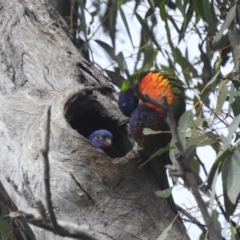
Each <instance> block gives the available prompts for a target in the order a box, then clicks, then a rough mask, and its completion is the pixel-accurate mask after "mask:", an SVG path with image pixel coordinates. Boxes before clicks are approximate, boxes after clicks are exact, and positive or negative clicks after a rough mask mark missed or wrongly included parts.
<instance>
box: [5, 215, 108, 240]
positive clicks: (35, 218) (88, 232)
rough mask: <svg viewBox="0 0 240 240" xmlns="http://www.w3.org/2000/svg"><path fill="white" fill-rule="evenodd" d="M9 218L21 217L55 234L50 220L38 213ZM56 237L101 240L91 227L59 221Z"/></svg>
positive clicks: (100, 236)
mask: <svg viewBox="0 0 240 240" xmlns="http://www.w3.org/2000/svg"><path fill="white" fill-rule="evenodd" d="M7 216H8V217H10V218H21V217H23V218H24V219H26V221H27V222H28V223H29V224H32V225H34V226H36V227H39V228H42V229H45V230H47V231H50V232H53V233H56V232H55V228H54V226H53V225H52V222H51V220H50V219H49V218H48V219H43V218H42V217H41V216H40V215H39V213H37V214H36V213H26V212H22V211H18V212H11V213H9V214H8V215H7ZM57 235H59V236H62V237H71V238H75V239H81V240H103V239H104V238H103V237H102V235H101V234H99V233H98V232H95V231H94V230H93V229H92V228H91V227H88V226H86V225H77V224H73V223H69V222H63V221H59V224H58V232H57Z"/></svg>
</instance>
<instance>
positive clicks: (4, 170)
mask: <svg viewBox="0 0 240 240" xmlns="http://www.w3.org/2000/svg"><path fill="white" fill-rule="evenodd" d="M0 33H1V34H0V48H1V54H0V59H1V65H0V90H1V92H0V100H1V106H0V131H1V134H0V138H1V145H0V152H1V158H0V173H1V174H0V181H1V183H2V185H3V187H4V189H5V190H6V191H7V193H8V195H9V196H10V198H11V199H12V201H13V202H14V203H15V205H16V206H17V207H18V208H19V209H24V210H26V211H29V210H35V208H36V201H38V200H40V201H42V202H43V203H44V205H45V202H46V200H45V188H44V177H43V157H42V154H41V149H42V148H43V146H44V142H45V135H46V130H45V129H46V121H47V109H48V107H49V106H51V122H50V127H51V129H50V131H51V132H50V145H49V147H50V151H49V162H50V176H51V179H50V184H51V193H52V202H53V206H54V211H55V214H56V216H57V220H62V221H65V222H71V223H76V224H85V225H87V226H89V227H91V228H92V229H93V230H94V231H96V232H98V233H99V234H100V235H101V236H102V239H123V240H126V239H129V240H131V239H156V238H157V237H158V236H159V235H160V234H161V232H162V231H163V230H164V229H165V228H166V227H167V226H168V225H169V224H170V223H171V222H172V221H173V219H174V214H173V213H172V211H171V209H170V207H169V206H168V204H167V201H166V200H165V199H161V198H158V197H156V195H155V193H154V192H155V191H156V190H158V189H157V184H156V181H155V179H154V177H153V176H152V175H151V173H150V172H149V169H148V168H147V167H145V168H142V169H141V170H139V169H138V162H137V160H136V159H133V160H132V161H122V160H121V159H120V160H119V161H118V159H116V158H120V157H123V156H125V155H126V154H127V153H128V152H129V151H130V150H131V149H132V142H131V140H130V138H129V135H128V130H127V124H126V122H127V121H126V120H127V119H126V118H125V117H124V116H122V115H121V113H120V112H119V110H118V107H117V101H116V98H115V97H114V94H113V93H114V89H113V87H112V85H111V83H110V82H109V81H108V80H107V79H105V78H104V76H103V75H102V73H101V72H99V71H97V70H96V69H95V68H94V67H93V66H91V64H90V63H88V62H86V61H85V60H84V59H83V58H82V57H81V55H80V53H79V52H78V50H77V49H76V48H75V47H74V45H73V44H72V41H71V35H70V34H69V32H68V29H67V26H66V24H65V22H64V21H63V19H62V18H61V17H60V16H59V15H58V13H57V11H56V10H55V9H53V8H52V7H51V6H50V5H49V4H48V2H47V1H44V0H31V1H24V0H22V1H20V0H10V1H6V0H0ZM100 128H103V129H108V130H109V131H111V132H112V134H113V136H114V140H113V147H112V149H111V151H109V152H107V154H108V156H107V155H106V154H105V153H104V152H103V151H101V150H99V149H97V148H95V147H94V146H93V145H92V144H91V143H90V142H89V141H88V140H87V139H86V137H87V136H88V135H89V134H90V133H91V132H93V131H94V130H96V129H100ZM32 228H33V231H34V233H35V235H36V239H62V238H61V237H59V236H57V235H54V234H52V233H50V232H48V231H45V230H42V229H39V228H36V227H32ZM185 232H186V231H185V229H184V227H183V225H182V223H181V222H180V221H178V220H176V221H175V222H174V224H173V226H172V228H171V230H170V232H169V236H168V239H182V237H183V236H184V235H185V234H186V233H185Z"/></svg>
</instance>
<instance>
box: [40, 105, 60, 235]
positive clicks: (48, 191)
mask: <svg viewBox="0 0 240 240" xmlns="http://www.w3.org/2000/svg"><path fill="white" fill-rule="evenodd" d="M50 120H51V107H49V108H48V110H47V124H46V136H45V146H44V149H43V150H42V155H43V159H44V185H45V191H46V202H47V208H48V212H49V216H50V219H51V222H52V226H53V228H54V229H55V231H56V232H58V230H59V226H58V223H57V219H56V216H55V213H54V211H53V205H52V200H51V189H50V173H49V172H50V167H49V159H48V153H49V139H50Z"/></svg>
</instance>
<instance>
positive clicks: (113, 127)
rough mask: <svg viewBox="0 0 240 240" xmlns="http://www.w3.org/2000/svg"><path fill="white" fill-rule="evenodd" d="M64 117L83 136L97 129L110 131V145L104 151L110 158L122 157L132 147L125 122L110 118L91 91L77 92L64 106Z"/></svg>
mask: <svg viewBox="0 0 240 240" xmlns="http://www.w3.org/2000/svg"><path fill="white" fill-rule="evenodd" d="M65 117H66V120H67V121H68V123H69V124H70V125H71V127H72V128H73V129H75V130H77V131H78V132H79V134H81V135H83V136H84V137H85V138H87V137H88V136H89V135H90V134H91V133H93V132H94V131H96V130H99V129H106V130H108V131H110V132H111V133H112V135H113V140H112V146H111V147H110V148H108V149H107V150H105V153H106V154H107V155H108V156H110V157H112V158H117V157H123V156H125V155H126V153H128V152H129V151H130V150H131V149H132V143H131V142H130V141H129V139H128V137H127V136H128V134H127V126H126V123H125V124H122V125H120V123H119V121H118V119H113V118H110V117H109V116H108V111H107V110H106V109H104V107H103V106H102V105H101V103H100V102H98V101H97V100H96V98H95V97H94V95H93V94H92V93H87V94H84V95H81V94H79V96H77V97H75V98H74V99H72V100H70V101H69V102H68V103H67V104H66V106H65ZM89 144H91V143H89Z"/></svg>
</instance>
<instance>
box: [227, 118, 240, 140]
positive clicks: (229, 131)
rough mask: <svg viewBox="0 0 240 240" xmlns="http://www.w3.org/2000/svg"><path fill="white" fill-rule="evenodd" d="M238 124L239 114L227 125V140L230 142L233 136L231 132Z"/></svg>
mask: <svg viewBox="0 0 240 240" xmlns="http://www.w3.org/2000/svg"><path fill="white" fill-rule="evenodd" d="M239 124H240V115H238V116H237V117H235V118H234V119H233V121H232V122H231V124H230V125H229V127H228V135H227V141H228V142H229V143H231V140H232V138H233V133H234V132H235V131H236V130H237V128H238V126H239Z"/></svg>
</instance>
